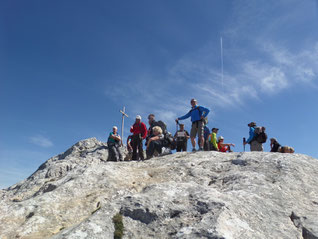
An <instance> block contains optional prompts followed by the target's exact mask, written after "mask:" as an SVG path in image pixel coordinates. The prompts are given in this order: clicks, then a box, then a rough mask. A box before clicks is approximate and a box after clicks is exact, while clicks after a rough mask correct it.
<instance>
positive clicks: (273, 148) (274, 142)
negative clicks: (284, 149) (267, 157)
mask: <svg viewBox="0 0 318 239" xmlns="http://www.w3.org/2000/svg"><path fill="white" fill-rule="evenodd" d="M270 141H271V144H270V146H271V152H279V148H280V146H281V145H280V144H279V143H278V141H277V139H275V138H271V139H270Z"/></svg>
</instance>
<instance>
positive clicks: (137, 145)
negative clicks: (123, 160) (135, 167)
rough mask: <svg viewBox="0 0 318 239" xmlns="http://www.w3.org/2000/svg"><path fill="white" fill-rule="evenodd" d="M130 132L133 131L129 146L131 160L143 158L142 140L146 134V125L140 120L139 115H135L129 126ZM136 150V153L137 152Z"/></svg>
mask: <svg viewBox="0 0 318 239" xmlns="http://www.w3.org/2000/svg"><path fill="white" fill-rule="evenodd" d="M130 132H131V133H133V136H132V140H131V146H132V149H133V153H132V158H131V160H144V159H145V158H144V151H143V148H142V146H143V145H142V140H143V139H145V138H146V136H147V127H146V125H145V124H144V123H143V122H141V116H140V115H137V116H136V121H135V123H134V125H133V126H131V127H130ZM137 150H138V154H137Z"/></svg>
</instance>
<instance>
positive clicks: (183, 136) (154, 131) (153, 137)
mask: <svg viewBox="0 0 318 239" xmlns="http://www.w3.org/2000/svg"><path fill="white" fill-rule="evenodd" d="M190 103H191V109H190V111H189V112H188V113H187V114H185V115H184V116H181V117H178V118H177V119H176V123H177V125H179V130H177V132H176V133H175V135H174V136H172V135H171V133H169V132H168V131H167V126H166V124H165V123H164V122H162V121H160V120H159V121H156V120H155V115H154V114H150V115H149V116H148V124H149V128H148V129H147V127H146V125H145V123H143V122H142V121H141V116H140V115H137V116H136V119H135V123H134V124H133V125H132V126H131V127H130V132H131V133H132V134H131V135H129V136H128V138H127V149H128V153H129V155H130V156H131V160H136V161H139V160H144V159H145V155H144V150H143V141H144V140H145V146H146V159H150V158H152V157H153V156H154V155H155V153H157V154H162V153H163V150H164V149H170V152H171V150H174V149H176V151H177V152H181V151H187V141H188V139H189V138H190V140H191V144H192V152H195V151H203V150H205V151H209V150H212V151H219V152H232V149H231V147H235V145H234V144H232V143H224V138H223V137H222V136H219V137H218V136H217V133H218V130H219V129H218V128H212V132H211V133H210V131H209V129H208V127H207V126H206V124H207V116H208V114H209V112H210V110H209V109H208V108H205V107H203V106H198V104H197V100H196V99H192V100H191V101H190ZM187 118H191V123H192V125H191V131H190V134H189V133H188V131H186V130H185V129H184V124H181V123H179V121H180V120H185V119H187ZM248 126H249V128H250V130H249V138H248V139H247V140H245V138H244V140H243V145H244V150H245V145H246V144H250V150H251V151H263V145H262V144H263V143H265V142H266V140H267V135H266V133H265V127H257V126H256V123H255V122H251V123H249V124H248ZM196 137H198V146H199V147H198V149H196V144H197V142H196ZM107 143H108V149H109V157H110V158H112V159H113V160H114V161H122V160H123V156H122V154H121V152H120V150H119V148H120V145H122V141H121V137H120V136H119V135H118V133H117V127H116V126H114V127H113V131H112V132H111V133H110V134H109V137H108V141H107ZM271 152H282V153H293V152H294V149H293V148H291V147H288V146H281V145H280V144H279V143H278V142H277V140H276V139H275V138H271Z"/></svg>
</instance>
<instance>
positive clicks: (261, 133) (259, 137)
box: [254, 127, 267, 144]
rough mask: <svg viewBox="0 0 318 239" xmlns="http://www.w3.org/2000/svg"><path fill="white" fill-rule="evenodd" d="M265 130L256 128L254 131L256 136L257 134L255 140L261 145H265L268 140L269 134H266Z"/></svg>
mask: <svg viewBox="0 0 318 239" xmlns="http://www.w3.org/2000/svg"><path fill="white" fill-rule="evenodd" d="M263 128H264V127H255V130H254V134H255V137H254V139H255V140H256V141H257V142H258V143H260V144H263V143H265V142H266V140H267V134H266V133H265V130H263ZM264 129H265V128H264Z"/></svg>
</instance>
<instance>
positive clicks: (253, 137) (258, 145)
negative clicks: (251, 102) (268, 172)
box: [244, 122, 263, 152]
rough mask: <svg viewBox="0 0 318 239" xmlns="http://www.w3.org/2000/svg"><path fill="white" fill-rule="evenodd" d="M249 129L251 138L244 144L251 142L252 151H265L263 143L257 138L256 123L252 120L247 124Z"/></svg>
mask: <svg viewBox="0 0 318 239" xmlns="http://www.w3.org/2000/svg"><path fill="white" fill-rule="evenodd" d="M247 126H248V127H249V128H250V130H249V138H248V139H247V140H246V142H244V145H246V144H250V149H251V152H252V151H263V145H262V144H261V143H259V142H258V141H257V140H256V134H255V127H256V123H255V122H251V123H249V124H248V125H247Z"/></svg>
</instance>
